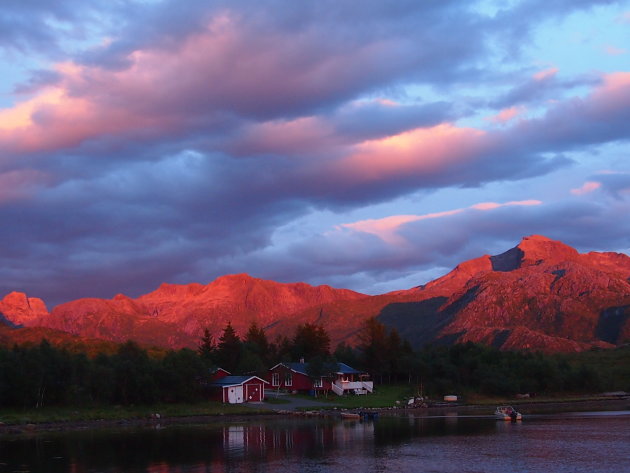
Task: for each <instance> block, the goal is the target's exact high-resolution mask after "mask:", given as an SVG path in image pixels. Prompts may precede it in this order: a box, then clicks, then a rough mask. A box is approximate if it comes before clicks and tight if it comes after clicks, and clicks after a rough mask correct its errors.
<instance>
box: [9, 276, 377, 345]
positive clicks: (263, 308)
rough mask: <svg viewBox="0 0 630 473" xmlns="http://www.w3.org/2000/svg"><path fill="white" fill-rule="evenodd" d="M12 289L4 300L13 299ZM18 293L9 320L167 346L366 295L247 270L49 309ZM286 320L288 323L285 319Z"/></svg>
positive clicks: (274, 322)
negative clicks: (31, 308) (32, 305)
mask: <svg viewBox="0 0 630 473" xmlns="http://www.w3.org/2000/svg"><path fill="white" fill-rule="evenodd" d="M14 294H16V293H13V295H9V296H7V297H6V298H5V300H6V299H7V298H9V299H10V300H11V301H13V300H14V299H17V297H16V296H15V295H14ZM21 296H22V298H21V300H22V303H23V307H22V308H19V307H16V305H15V304H13V305H11V310H7V311H4V314H5V317H6V318H7V319H8V320H9V321H11V322H19V323H20V324H22V325H24V326H27V327H35V326H41V327H48V328H52V329H56V330H62V331H65V332H68V333H71V334H74V335H80V336H82V337H90V338H101V339H105V340H112V341H116V342H123V341H126V340H128V339H132V340H136V341H138V342H140V343H142V344H145V345H156V346H164V347H170V348H180V347H196V346H197V345H198V343H199V340H200V338H201V336H202V334H203V331H204V329H205V328H208V329H210V331H211V332H213V333H214V334H215V336H216V337H217V338H218V336H219V335H220V333H221V331H222V329H223V328H224V327H225V326H226V324H227V323H228V322H231V323H232V325H233V327H234V328H235V329H236V330H237V332H239V333H241V334H243V333H244V332H245V331H246V330H247V328H248V327H249V325H250V324H251V322H252V321H256V322H257V323H258V325H259V326H261V327H264V328H266V329H267V330H268V331H269V332H270V333H271V334H275V333H283V332H282V331H283V326H282V324H280V325H279V324H278V322H279V320H280V319H284V318H286V317H287V316H288V315H290V314H294V313H296V312H301V311H303V310H304V309H306V308H308V307H315V306H317V307H323V306H326V305H328V304H331V303H334V302H335V301H338V300H357V299H362V298H366V297H368V296H366V295H364V294H359V293H357V292H353V291H349V290H346V289H334V288H332V287H329V286H317V287H313V286H310V285H308V284H304V283H295V284H281V283H277V282H274V281H265V280H262V279H257V278H253V277H251V276H248V275H246V274H237V275H230V276H223V277H220V278H218V279H216V280H215V281H213V282H212V283H210V284H208V285H205V286H204V285H201V284H187V285H175V284H162V285H161V286H160V287H159V288H158V289H157V290H155V291H153V292H151V293H149V294H146V295H144V296H141V297H139V298H137V299H131V298H129V297H127V296H124V295H121V294H119V295H117V296H116V297H114V298H113V299H111V300H106V299H94V298H91V299H78V300H75V301H72V302H68V303H65V304H61V305H59V306H57V307H55V308H54V309H53V311H52V312H51V313H50V314H49V313H48V312H37V313H33V314H31V313H30V312H28V310H27V308H26V307H27V302H25V301H28V300H31V299H28V298H26V296H24V295H23V294H22V295H21ZM3 301H4V300H3ZM2 303H3V302H0V311H2V309H1V308H2V305H1V304H2ZM22 313H28V314H29V316H24V315H21V314H22ZM287 325H289V326H291V324H290V323H289V324H287Z"/></svg>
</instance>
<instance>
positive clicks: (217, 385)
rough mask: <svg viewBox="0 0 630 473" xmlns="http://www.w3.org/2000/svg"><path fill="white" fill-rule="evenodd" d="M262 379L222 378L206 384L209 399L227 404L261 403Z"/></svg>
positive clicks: (246, 377)
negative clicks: (209, 393)
mask: <svg viewBox="0 0 630 473" xmlns="http://www.w3.org/2000/svg"><path fill="white" fill-rule="evenodd" d="M265 384H268V383H267V381H265V380H264V379H261V378H259V377H258V376H224V377H222V378H219V379H216V380H214V381H212V382H211V383H209V384H208V387H209V388H210V389H211V397H212V399H215V400H217V401H221V402H223V403H227V404H241V403H243V402H261V401H263V400H264V399H265Z"/></svg>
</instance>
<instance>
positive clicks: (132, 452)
mask: <svg viewBox="0 0 630 473" xmlns="http://www.w3.org/2000/svg"><path fill="white" fill-rule="evenodd" d="M27 471H29V472H42V473H43V472H49V473H56V472H59V473H61V472H63V473H66V472H72V473H82V472H111V473H114V472H151V473H166V472H169V473H170V472H178V473H181V472H235V473H236V472H270V473H282V472H353V473H365V472H398V471H400V472H457V473H462V472H502V473H504V472H545V473H547V472H556V473H564V472H567V473H568V472H571V473H575V472H578V473H579V472H588V473H593V472H611V473H612V472H614V473H622V472H630V411H617V412H586V413H585V412H582V413H575V414H571V413H567V414H560V415H540V416H533V415H532V416H528V417H527V418H526V419H525V420H524V421H523V422H519V423H515V424H512V423H509V422H502V421H495V420H494V419H492V418H488V417H464V416H459V417H458V416H456V415H453V416H445V417H434V418H427V417H419V416H417V415H414V414H411V415H400V416H381V418H380V419H378V420H376V421H366V422H359V421H334V420H310V419H294V418H291V419H280V418H279V419H274V420H268V421H264V422H261V421H257V420H251V421H248V422H243V423H235V424H228V423H226V424H216V423H212V424H205V425H194V426H168V427H167V428H152V429H147V428H145V429H120V430H101V431H87V432H86V431H80V432H65V433H45V434H41V433H40V434H34V435H32V436H22V435H7V436H4V437H0V473H4V472H27Z"/></svg>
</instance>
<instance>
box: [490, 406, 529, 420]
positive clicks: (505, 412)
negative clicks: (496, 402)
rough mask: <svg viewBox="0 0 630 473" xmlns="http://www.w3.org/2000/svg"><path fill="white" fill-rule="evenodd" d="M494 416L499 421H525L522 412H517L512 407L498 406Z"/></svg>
mask: <svg viewBox="0 0 630 473" xmlns="http://www.w3.org/2000/svg"><path fill="white" fill-rule="evenodd" d="M494 416H495V417H496V418H497V419H499V420H510V421H513V422H515V421H517V420H521V419H523V416H522V415H521V413H520V412H517V410H516V409H514V408H513V407H512V406H498V407H497V408H496V410H495V411H494Z"/></svg>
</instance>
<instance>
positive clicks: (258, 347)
mask: <svg viewBox="0 0 630 473" xmlns="http://www.w3.org/2000/svg"><path fill="white" fill-rule="evenodd" d="M243 342H244V343H245V346H246V348H247V349H249V350H250V351H251V352H252V353H254V354H256V355H258V357H259V358H260V359H261V360H262V362H263V363H265V364H268V363H269V362H270V361H271V356H270V355H271V353H270V348H271V347H270V345H269V341H268V340H267V335H265V331H264V330H263V329H262V328H260V327H258V325H257V324H256V322H255V321H254V322H252V323H251V325H250V326H249V329H248V330H247V333H246V334H245V338H244V339H243Z"/></svg>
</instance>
